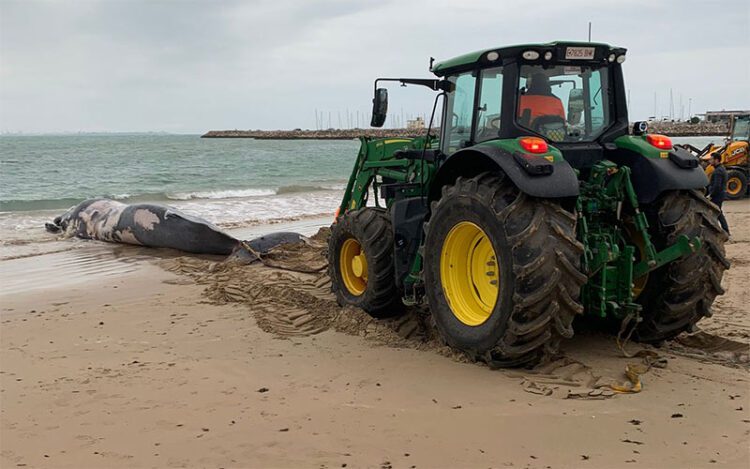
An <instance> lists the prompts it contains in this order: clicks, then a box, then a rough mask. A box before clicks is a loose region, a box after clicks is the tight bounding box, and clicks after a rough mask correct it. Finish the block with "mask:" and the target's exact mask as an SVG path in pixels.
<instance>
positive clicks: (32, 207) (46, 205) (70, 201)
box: [0, 184, 346, 212]
mask: <svg viewBox="0 0 750 469" xmlns="http://www.w3.org/2000/svg"><path fill="white" fill-rule="evenodd" d="M345 188H346V185H345V184H321V185H309V186H308V185H294V184H293V185H288V186H281V187H279V188H276V189H265V188H264V189H261V188H254V189H222V190H205V191H194V192H167V193H164V192H155V193H144V194H128V193H121V194H105V195H101V196H98V197H101V198H107V199H114V200H119V201H121V202H125V203H138V202H170V201H189V200H201V199H205V200H217V199H244V198H258V197H269V196H273V195H289V194H300V193H306V192H321V191H342V190H344V189H345ZM88 198H92V197H82V198H72V197H64V198H59V199H40V200H13V199H10V200H0V212H34V211H39V210H57V209H68V208H70V207H73V206H75V205H77V204H79V203H81V202H82V201H83V200H86V199H88Z"/></svg>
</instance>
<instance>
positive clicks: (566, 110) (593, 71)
mask: <svg viewBox="0 0 750 469" xmlns="http://www.w3.org/2000/svg"><path fill="white" fill-rule="evenodd" d="M609 91H610V90H609V75H608V69H607V67H601V68H592V67H586V66H563V65H559V66H556V67H543V66H541V65H523V66H522V67H521V78H520V81H519V87H518V112H517V119H518V123H519V124H520V125H521V126H523V127H525V128H527V129H530V130H533V131H534V132H536V133H538V134H540V135H542V136H544V137H545V138H547V139H548V140H550V141H552V142H587V141H589V142H590V141H593V140H594V139H596V138H597V137H598V136H599V135H601V134H602V132H604V130H605V129H606V128H607V127H609V125H610V124H611V123H612V122H611V119H612V117H611V105H610V92H609Z"/></svg>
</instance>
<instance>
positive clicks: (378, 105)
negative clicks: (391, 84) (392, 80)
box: [370, 88, 388, 127]
mask: <svg viewBox="0 0 750 469" xmlns="http://www.w3.org/2000/svg"><path fill="white" fill-rule="evenodd" d="M387 114H388V90H387V89H385V88H378V89H376V90H375V97H374V98H372V119H371V120H370V126H371V127H383V124H384V123H385V116H386V115H387Z"/></svg>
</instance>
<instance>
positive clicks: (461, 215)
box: [424, 173, 586, 367]
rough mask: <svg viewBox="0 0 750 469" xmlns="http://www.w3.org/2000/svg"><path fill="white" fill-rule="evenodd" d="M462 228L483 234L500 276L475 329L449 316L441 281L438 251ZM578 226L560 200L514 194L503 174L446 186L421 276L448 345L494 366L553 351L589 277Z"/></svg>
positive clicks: (530, 360)
mask: <svg viewBox="0 0 750 469" xmlns="http://www.w3.org/2000/svg"><path fill="white" fill-rule="evenodd" d="M462 223H470V224H473V225H475V226H477V227H479V228H480V229H481V231H483V232H484V234H485V235H486V238H487V239H489V240H490V242H491V243H492V248H493V250H494V253H495V258H496V263H497V269H498V272H497V273H488V274H487V275H491V276H493V277H494V276H495V275H497V276H498V277H497V278H498V283H497V285H498V287H497V288H498V292H497V299H496V302H495V303H494V307H492V309H491V311H490V312H489V313H488V314H489V317H487V319H486V320H484V322H482V323H480V324H477V325H469V324H468V323H467V322H466V321H462V320H461V319H459V317H460V314H456V313H454V312H453V310H452V308H451V305H450V301H451V300H450V295H449V294H447V293H446V290H445V289H444V281H443V279H442V278H441V256H443V255H444V253H443V246H444V245H446V246H448V245H449V244H447V239H448V238H449V233H451V230H453V229H454V228H455V227H458V226H459V225H460V224H462ZM575 224H576V218H575V215H574V214H572V213H570V212H568V211H566V210H565V209H563V208H562V207H561V206H560V205H559V204H558V203H556V202H554V201H550V200H545V199H537V198H533V197H530V196H527V195H525V194H523V193H521V192H519V191H518V189H517V188H516V187H515V186H514V185H513V184H512V183H511V182H510V181H509V180H507V179H504V178H503V175H498V174H495V173H483V174H480V175H479V176H476V177H474V178H471V179H466V178H462V177H459V178H458V180H457V181H456V183H455V184H453V185H448V186H445V187H443V192H442V197H441V198H440V200H438V201H436V202H433V204H432V207H431V218H430V220H429V222H428V223H426V224H425V231H426V240H425V248H424V262H425V268H424V272H425V289H426V294H427V299H428V302H429V305H430V311H431V316H432V318H433V320H434V323H435V326H436V328H437V330H438V332H439V333H440V335H441V336H442V337H443V338H444V340H445V341H446V343H447V344H448V345H450V346H452V347H454V348H457V349H459V350H461V351H463V352H465V353H466V354H467V355H469V356H470V357H471V358H472V359H474V360H482V361H485V362H487V363H488V364H489V365H491V366H493V367H515V366H529V365H535V364H537V363H539V362H541V361H544V360H545V359H546V358H547V357H549V356H550V355H552V354H554V353H556V352H557V349H558V346H559V343H560V340H561V339H562V338H569V337H572V336H573V328H572V323H573V319H574V318H575V316H576V315H578V314H581V313H582V312H583V306H582V305H581V303H580V302H579V295H580V290H581V286H582V285H583V283H584V282H585V281H586V276H585V275H584V274H583V273H582V272H581V271H580V258H581V254H582V253H583V246H582V244H581V243H579V242H578V241H577V240H576V235H575ZM476 246H478V244H477V245H476ZM468 262H469V261H467V263H468ZM467 265H468V264H467ZM488 265H494V263H493V262H489V263H488ZM448 267H449V268H453V265H452V264H450V265H448ZM446 281H448V280H446ZM453 301H457V300H456V297H455V296H454V297H453Z"/></svg>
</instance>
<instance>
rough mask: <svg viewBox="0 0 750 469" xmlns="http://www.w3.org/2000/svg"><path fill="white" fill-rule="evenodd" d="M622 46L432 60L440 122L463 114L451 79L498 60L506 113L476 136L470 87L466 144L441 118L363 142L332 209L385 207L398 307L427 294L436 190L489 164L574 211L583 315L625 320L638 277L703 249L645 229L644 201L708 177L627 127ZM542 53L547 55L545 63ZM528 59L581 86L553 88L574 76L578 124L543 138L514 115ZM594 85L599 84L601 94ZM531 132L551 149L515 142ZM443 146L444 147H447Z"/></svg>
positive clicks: (499, 51)
mask: <svg viewBox="0 0 750 469" xmlns="http://www.w3.org/2000/svg"><path fill="white" fill-rule="evenodd" d="M529 51H532V52H533V53H529ZM571 51H573V52H571ZM576 54H579V55H580V54H582V55H583V56H582V57H578V56H577V55H576ZM586 54H588V55H586ZM624 54H625V49H623V48H618V47H612V46H609V45H607V44H599V43H578V42H564V43H563V42H553V43H548V44H528V45H519V46H512V47H505V48H495V49H485V50H482V51H477V52H473V53H470V54H465V55H462V56H459V57H456V58H453V59H450V60H445V61H442V62H439V63H436V64H434V66H433V67H432V68H431V71H432V72H433V73H434V74H435V75H437V76H439V77H445V80H444V81H441V82H437V81H436V82H434V83H431V84H430V85H429V86H430V87H432V88H433V89H434V90H440V89H442V90H443V91H444V94H445V95H446V98H445V101H446V103H444V107H443V119H442V122H443V123H446V122H453V121H458V120H459V119H456V112H455V110H456V109H457V108H452V107H451V106H452V105H454V104H455V101H452V100H453V99H454V94H456V93H457V92H456V88H457V86H459V85H458V84H459V79H458V78H457V77H459V76H465V77H474V78H471V79H474V80H477V81H478V80H480V79H481V77H482V73H483V71H484V70H486V69H489V68H493V67H494V69H495V70H497V69H499V68H500V66H502V69H503V72H502V73H503V74H504V80H505V81H504V82H503V83H502V90H501V92H500V94H501V98H502V109H501V112H500V114H499V116H500V117H498V118H496V119H499V120H500V122H501V124H500V126H499V130H498V132H497V135H496V138H491V139H487V140H484V141H479V142H478V141H477V140H478V138H477V136H478V135H479V132H478V129H477V127H478V126H479V121H480V118H479V117H478V114H479V113H481V112H482V111H485V110H486V109H487V107H486V105H484V104H481V103H480V98H481V96H480V92H479V91H478V90H479V89H480V88H481V87H480V86H479V85H477V86H476V87H475V88H473V89H476V90H477V91H471V92H475V93H476V95H475V96H474V98H473V103H474V104H473V105H471V109H473V111H470V112H472V113H473V115H472V116H470V117H471V119H470V125H467V124H464V125H466V127H467V128H465V129H462V130H461V132H462V133H461V135H462V137H461V138H462V139H463V138H464V137H463V136H465V141H462V142H460V144H458V145H456V144H455V143H450V136H449V135H448V133H449V131H450V129H449V128H446V126H443V128H442V130H441V134H440V137H439V138H438V137H433V136H429V135H428V136H425V137H423V138H411V139H409V138H392V139H376V140H374V139H368V138H362V139H361V148H360V151H359V154H358V156H357V159H356V162H355V164H354V168H353V170H352V174H351V177H350V179H349V183H348V185H347V187H346V191H345V194H344V197H343V200H342V202H341V205H340V208H339V216H342V215H344V214H345V213H346V212H348V211H352V210H356V209H359V208H362V207H365V206H368V205H370V206H371V205H375V206H377V207H380V208H382V209H384V210H388V211H389V213H392V220H391V223H392V225H393V229H394V231H395V233H396V236H395V239H396V244H397V245H396V246H395V248H394V249H395V256H394V257H395V262H396V264H397V268H396V277H397V278H396V282H397V283H398V285H399V287H400V288H401V290H402V291H403V294H404V298H403V300H404V302H405V303H407V304H412V303H417V302H419V301H420V300H421V297H422V295H423V293H424V291H423V290H424V283H423V281H424V277H423V268H422V267H423V266H422V264H423V256H422V251H421V249H423V243H424V236H423V233H422V223H423V222H424V221H425V220H428V219H429V216H430V205H429V203H430V202H431V201H434V200H438V199H439V198H440V197H441V189H442V188H443V187H444V186H446V185H449V184H453V183H455V181H456V180H457V178H459V177H466V178H470V177H474V176H477V175H478V174H482V173H485V172H495V173H498V174H502V175H504V176H505V177H508V178H510V180H511V181H512V182H513V184H514V185H515V186H516V187H517V188H518V190H520V191H521V192H522V193H525V194H527V195H528V196H531V197H535V198H539V199H542V198H544V199H554V200H555V203H559V204H561V205H563V206H565V207H568V208H569V210H570V211H571V212H572V211H575V213H576V216H577V223H576V230H577V233H576V237H577V242H580V243H582V244H583V247H584V251H583V256H582V259H581V265H582V267H583V273H584V274H585V275H586V277H587V278H588V280H587V282H586V284H585V285H584V286H583V290H582V292H581V298H582V300H583V303H584V306H585V311H586V312H587V314H591V315H594V316H598V317H614V318H620V319H622V318H625V317H626V316H628V315H630V314H636V315H637V314H638V312H639V310H640V308H641V306H639V304H638V303H637V302H636V293H635V292H634V285H635V283H636V282H637V281H638V280H639V279H641V280H642V279H643V278H644V277H645V276H646V275H648V274H649V273H650V272H652V271H654V270H655V269H658V268H660V267H663V266H664V265H666V264H668V263H670V262H673V261H674V260H675V259H678V258H680V257H681V256H685V255H687V254H690V253H692V252H695V251H696V250H698V249H700V247H701V242H702V241H701V239H699V238H688V237H686V236H680V237H678V238H677V239H676V240H674V241H673V242H672V243H671V244H670V245H668V246H666V247H665V248H662V249H661V250H657V248H656V247H655V244H654V236H653V227H650V226H649V222H648V220H647V217H646V215H645V214H644V212H643V211H642V205H643V204H649V203H652V202H653V201H655V200H657V198H658V197H659V196H660V195H661V194H663V193H665V192H666V191H670V190H685V189H699V188H702V187H703V186H705V184H706V183H707V181H706V177H705V175H704V173H703V171H702V170H701V169H700V167H699V166H698V164H697V159H695V158H691V157H689V155H686V154H684V153H681V151H680V149H678V148H672V147H671V144H669V146H668V147H665V148H657V147H656V146H654V145H653V144H652V143H651V142H650V141H649V140H648V139H647V137H646V136H645V135H629V134H628V126H629V124H628V117H627V107H626V99H625V86H624V83H623V81H622V72H621V63H622V62H623V61H624ZM543 61H546V62H547V63H545V64H544V68H542V67H541V65H542V63H543ZM532 65H539V70H550V68H551V67H555V66H556V67H558V68H559V69H560V70H563V69H564V70H565V72H564V73H566V74H567V73H568V71H570V73H571V76H573V77H579V78H576V79H577V80H578V82H576V81H575V79H574V80H566V79H560V78H557V82H556V84H557V85H558V86H560V87H562V86H569V84H567V83H566V82H567V81H572V82H573V85H572V88H573V90H574V92H571V93H570V94H569V96H570V98H569V102H568V110H570V109H574V107H573V106H572V105H571V103H570V101H572V100H573V99H574V98H575V99H581V100H582V101H581V102H582V103H584V104H585V106H587V107H584V108H583V111H581V112H583V116H584V117H583V122H579V123H577V122H575V120H574V119H568V120H567V121H566V122H565V123H564V124H563V125H564V128H565V129H567V130H566V134H565V135H564V136H563V138H557V139H555V138H552V137H549V136H548V135H547V134H545V133H544V132H543V131H540V130H538V129H536V128H532V126H530V125H529V124H524V123H523V122H521V117H520V114H521V113H520V104H519V103H520V99H521V98H520V95H523V94H524V93H525V92H526V90H527V89H528V88H530V87H529V81H530V80H531V75H532V73H533V70H532V71H528V70H529V68H528V67H531V66H532ZM524 67H527V68H524ZM560 73H561V74H562V73H563V72H562V71H561V72H560ZM462 74H463V75H462ZM597 74H599V75H597ZM595 75H596V76H598V77H599V78H597V80H598V81H597V82H596V83H594V82H593V81H591V80H592V78H591V77H592V76H595ZM560 76H563V77H565V75H560ZM388 80H392V81H393V80H398V79H388ZM409 80H411V79H409ZM424 81H425V82H427V81H428V80H424ZM406 82H407V83H414V82H415V80H412V81H406ZM581 82H582V83H583V85H582V86H583V88H580V86H581V84H580V83H581ZM402 83H403V82H402ZM419 84H424V83H419ZM605 85H606V86H605ZM596 86H599V87H600V88H599V89H598V90H597V89H596ZM467 89H469V88H467ZM602 90H604V91H602ZM498 99H499V98H498ZM477 103H480V104H479V106H477ZM483 106H484V107H483ZM595 106H599V110H598V111H597V112H600V113H601V114H596V113H594V112H592V111H591V109H590V108H592V107H595ZM606 106H608V107H606ZM477 107H479V111H477ZM605 107H606V109H605ZM601 109H604V110H601ZM567 112H568V111H566V113H567ZM566 117H568V118H570V115H568V116H566ZM579 118H580V116H579ZM605 118H607V119H609V121H608V122H604V123H603V124H601V125H600V127H601V128H598V129H597V128H596V125H597V124H598V123H600V122H602V121H603V120H604V119H605ZM597 119H599V120H598V121H597ZM467 122H468V121H467ZM448 125H453V124H448ZM556 125H559V124H556ZM526 137H532V138H536V139H537V140H539V139H544V140H545V141H546V143H547V144H548V147H547V149H546V151H544V152H542V153H531V152H530V151H527V150H525V149H524V147H523V146H522V145H521V144H520V140H521V138H526ZM456 141H458V140H454V141H453V142H456ZM441 142H442V143H443V146H441ZM449 143H450V145H449ZM449 146H450V148H451V149H452V150H451V151H450V152H448V151H447V150H446V149H447V148H448V147H449ZM456 148H458V149H457V150H456ZM693 160H695V161H693ZM414 214H417V215H416V216H415V215H414ZM404 238H405V239H404ZM399 243H402V244H399ZM404 243H405V244H404ZM409 243H411V244H409ZM404 245H406V246H407V247H406V248H404ZM409 246H411V247H409ZM417 248H419V249H417ZM404 256H406V257H404ZM398 265H401V266H407V267H405V268H404V267H398Z"/></svg>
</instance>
